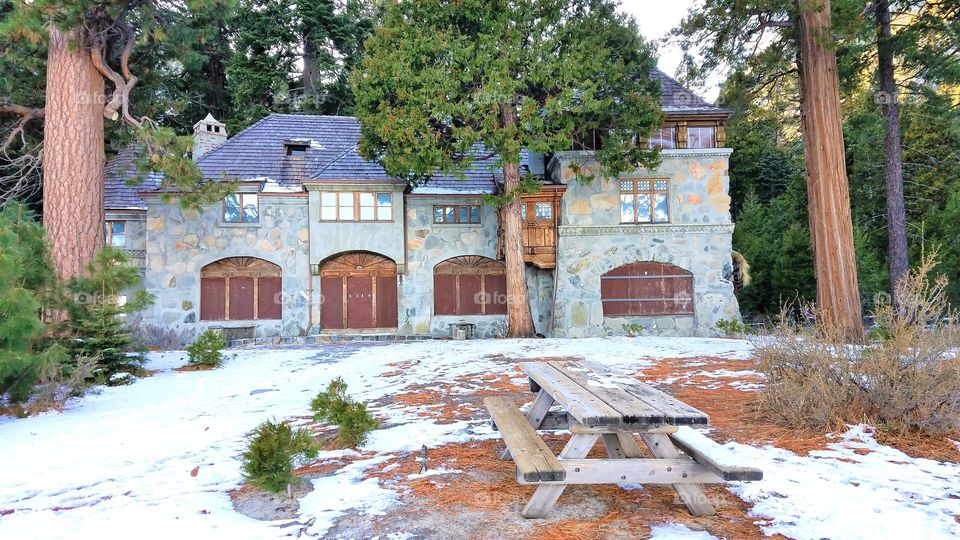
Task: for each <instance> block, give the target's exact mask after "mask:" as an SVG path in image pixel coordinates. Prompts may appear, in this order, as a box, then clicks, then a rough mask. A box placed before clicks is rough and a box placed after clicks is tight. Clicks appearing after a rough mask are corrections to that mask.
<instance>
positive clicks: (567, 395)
mask: <svg viewBox="0 0 960 540" xmlns="http://www.w3.org/2000/svg"><path fill="white" fill-rule="evenodd" d="M520 368H521V369H522V370H523V371H524V372H525V373H526V374H527V375H528V376H529V378H530V389H531V391H533V392H536V398H535V399H534V400H533V403H531V404H530V406H529V407H528V408H527V410H526V412H521V411H520V409H518V408H517V406H516V405H515V404H514V403H513V402H512V401H510V400H507V399H505V398H502V397H487V398H485V399H484V404H485V405H486V407H487V410H488V411H489V413H490V417H491V420H492V421H493V423H494V427H495V428H496V429H497V430H499V431H500V434H501V436H502V437H503V440H504V442H505V443H506V449H505V450H504V451H503V452H502V453H501V456H500V457H501V458H502V459H511V458H512V459H513V461H514V463H515V464H516V467H517V482H519V483H521V484H532V485H537V486H538V487H537V490H536V491H535V492H534V494H533V496H532V497H531V498H530V501H529V502H528V503H527V505H526V507H524V509H523V512H522V514H523V516H524V517H526V518H540V517H543V516H545V515H546V514H547V512H549V511H550V509H551V508H553V506H554V504H556V502H557V499H559V498H560V495H561V494H562V493H563V491H564V489H565V488H566V486H568V485H571V484H668V485H670V486H672V487H673V488H674V489H675V490H676V491H677V493H678V494H679V496H680V498H681V499H682V500H683V502H684V504H686V506H687V508H688V509H689V510H690V512H691V513H692V514H693V515H697V516H704V515H713V514H714V513H715V512H716V510H715V508H714V507H713V504H712V503H711V502H710V500H709V499H708V498H707V496H706V495H705V494H704V493H703V489H702V488H701V487H700V486H701V484H710V483H723V482H731V481H754V480H760V479H762V478H763V472H761V471H760V470H759V469H755V468H751V467H741V466H738V465H737V464H736V463H735V461H736V460H735V458H734V456H733V455H732V454H731V453H730V452H729V451H727V450H726V449H724V448H723V447H722V446H720V445H719V444H717V443H716V442H714V441H712V440H711V439H709V438H708V437H706V436H704V435H702V434H701V433H699V432H697V431H696V430H694V429H692V428H691V426H697V425H706V424H707V423H708V422H709V418H708V417H707V415H706V414H704V413H703V412H701V411H699V410H697V409H695V408H693V407H691V406H689V405H687V404H686V403H683V402H682V401H679V400H677V399H675V398H673V397H672V396H669V395H667V394H665V393H663V392H661V391H659V390H657V389H655V388H653V387H651V386H649V385H647V384H644V383H642V382H640V381H637V380H635V379H632V378H629V377H625V376H622V375H618V374H616V373H613V372H611V371H609V370H607V369H606V368H603V367H600V366H592V365H591V366H589V367H588V366H587V365H586V364H584V363H581V362H576V361H555V362H521V363H520ZM555 403H556V404H558V405H559V406H560V408H561V409H562V410H560V411H551V407H553V405H554V404H555ZM547 430H549V431H557V430H562V431H569V432H570V434H571V435H570V439H569V441H568V442H567V444H566V446H565V447H564V448H563V450H562V451H561V452H560V455H559V456H557V455H554V453H553V451H552V450H550V448H549V447H548V446H547V445H546V443H545V442H544V441H543V439H542V438H541V437H540V435H539V434H538V433H537V432H538V431H547ZM636 436H639V438H640V440H641V441H643V443H644V445H645V446H646V447H647V449H648V450H649V453H650V455H651V456H652V457H649V458H648V457H645V456H644V453H643V451H642V450H641V447H640V444H639V443H638V441H637V437H636ZM601 438H602V439H603V443H604V446H605V447H606V450H607V455H608V456H609V458H608V459H591V458H587V454H588V453H589V452H590V450H591V449H593V447H594V445H596V443H597V441H598V440H600V439H601Z"/></svg>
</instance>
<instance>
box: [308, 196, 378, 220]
mask: <svg viewBox="0 0 960 540" xmlns="http://www.w3.org/2000/svg"><path fill="white" fill-rule="evenodd" d="M320 221H393V193H377V192H367V191H362V192H356V193H355V192H352V191H323V192H321V193H320Z"/></svg>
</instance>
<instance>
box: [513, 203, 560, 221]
mask: <svg viewBox="0 0 960 540" xmlns="http://www.w3.org/2000/svg"><path fill="white" fill-rule="evenodd" d="M527 206H532V207H533V218H534V220H536V221H552V220H553V203H548V202H538V203H522V204H521V205H520V221H527V215H528V214H527Z"/></svg>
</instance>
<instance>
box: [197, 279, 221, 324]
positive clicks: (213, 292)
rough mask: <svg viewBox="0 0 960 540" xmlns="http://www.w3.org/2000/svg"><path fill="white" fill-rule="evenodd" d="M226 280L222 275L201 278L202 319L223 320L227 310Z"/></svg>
mask: <svg viewBox="0 0 960 540" xmlns="http://www.w3.org/2000/svg"><path fill="white" fill-rule="evenodd" d="M226 306H227V296H226V280H225V279H224V278H222V277H205V278H201V279H200V320H201V321H222V320H224V319H225V318H226V314H227V310H226Z"/></svg>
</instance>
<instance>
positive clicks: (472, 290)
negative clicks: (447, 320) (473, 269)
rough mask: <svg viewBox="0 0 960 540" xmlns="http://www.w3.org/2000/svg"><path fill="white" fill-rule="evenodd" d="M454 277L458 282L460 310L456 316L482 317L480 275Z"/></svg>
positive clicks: (482, 300) (482, 301)
mask: <svg viewBox="0 0 960 540" xmlns="http://www.w3.org/2000/svg"><path fill="white" fill-rule="evenodd" d="M456 277H457V278H458V279H459V280H460V287H459V288H458V292H459V295H458V299H459V303H460V309H459V310H458V313H457V315H482V314H483V304H484V299H483V295H482V294H481V292H482V291H481V290H480V279H481V276H480V274H462V275H459V276H456Z"/></svg>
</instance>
